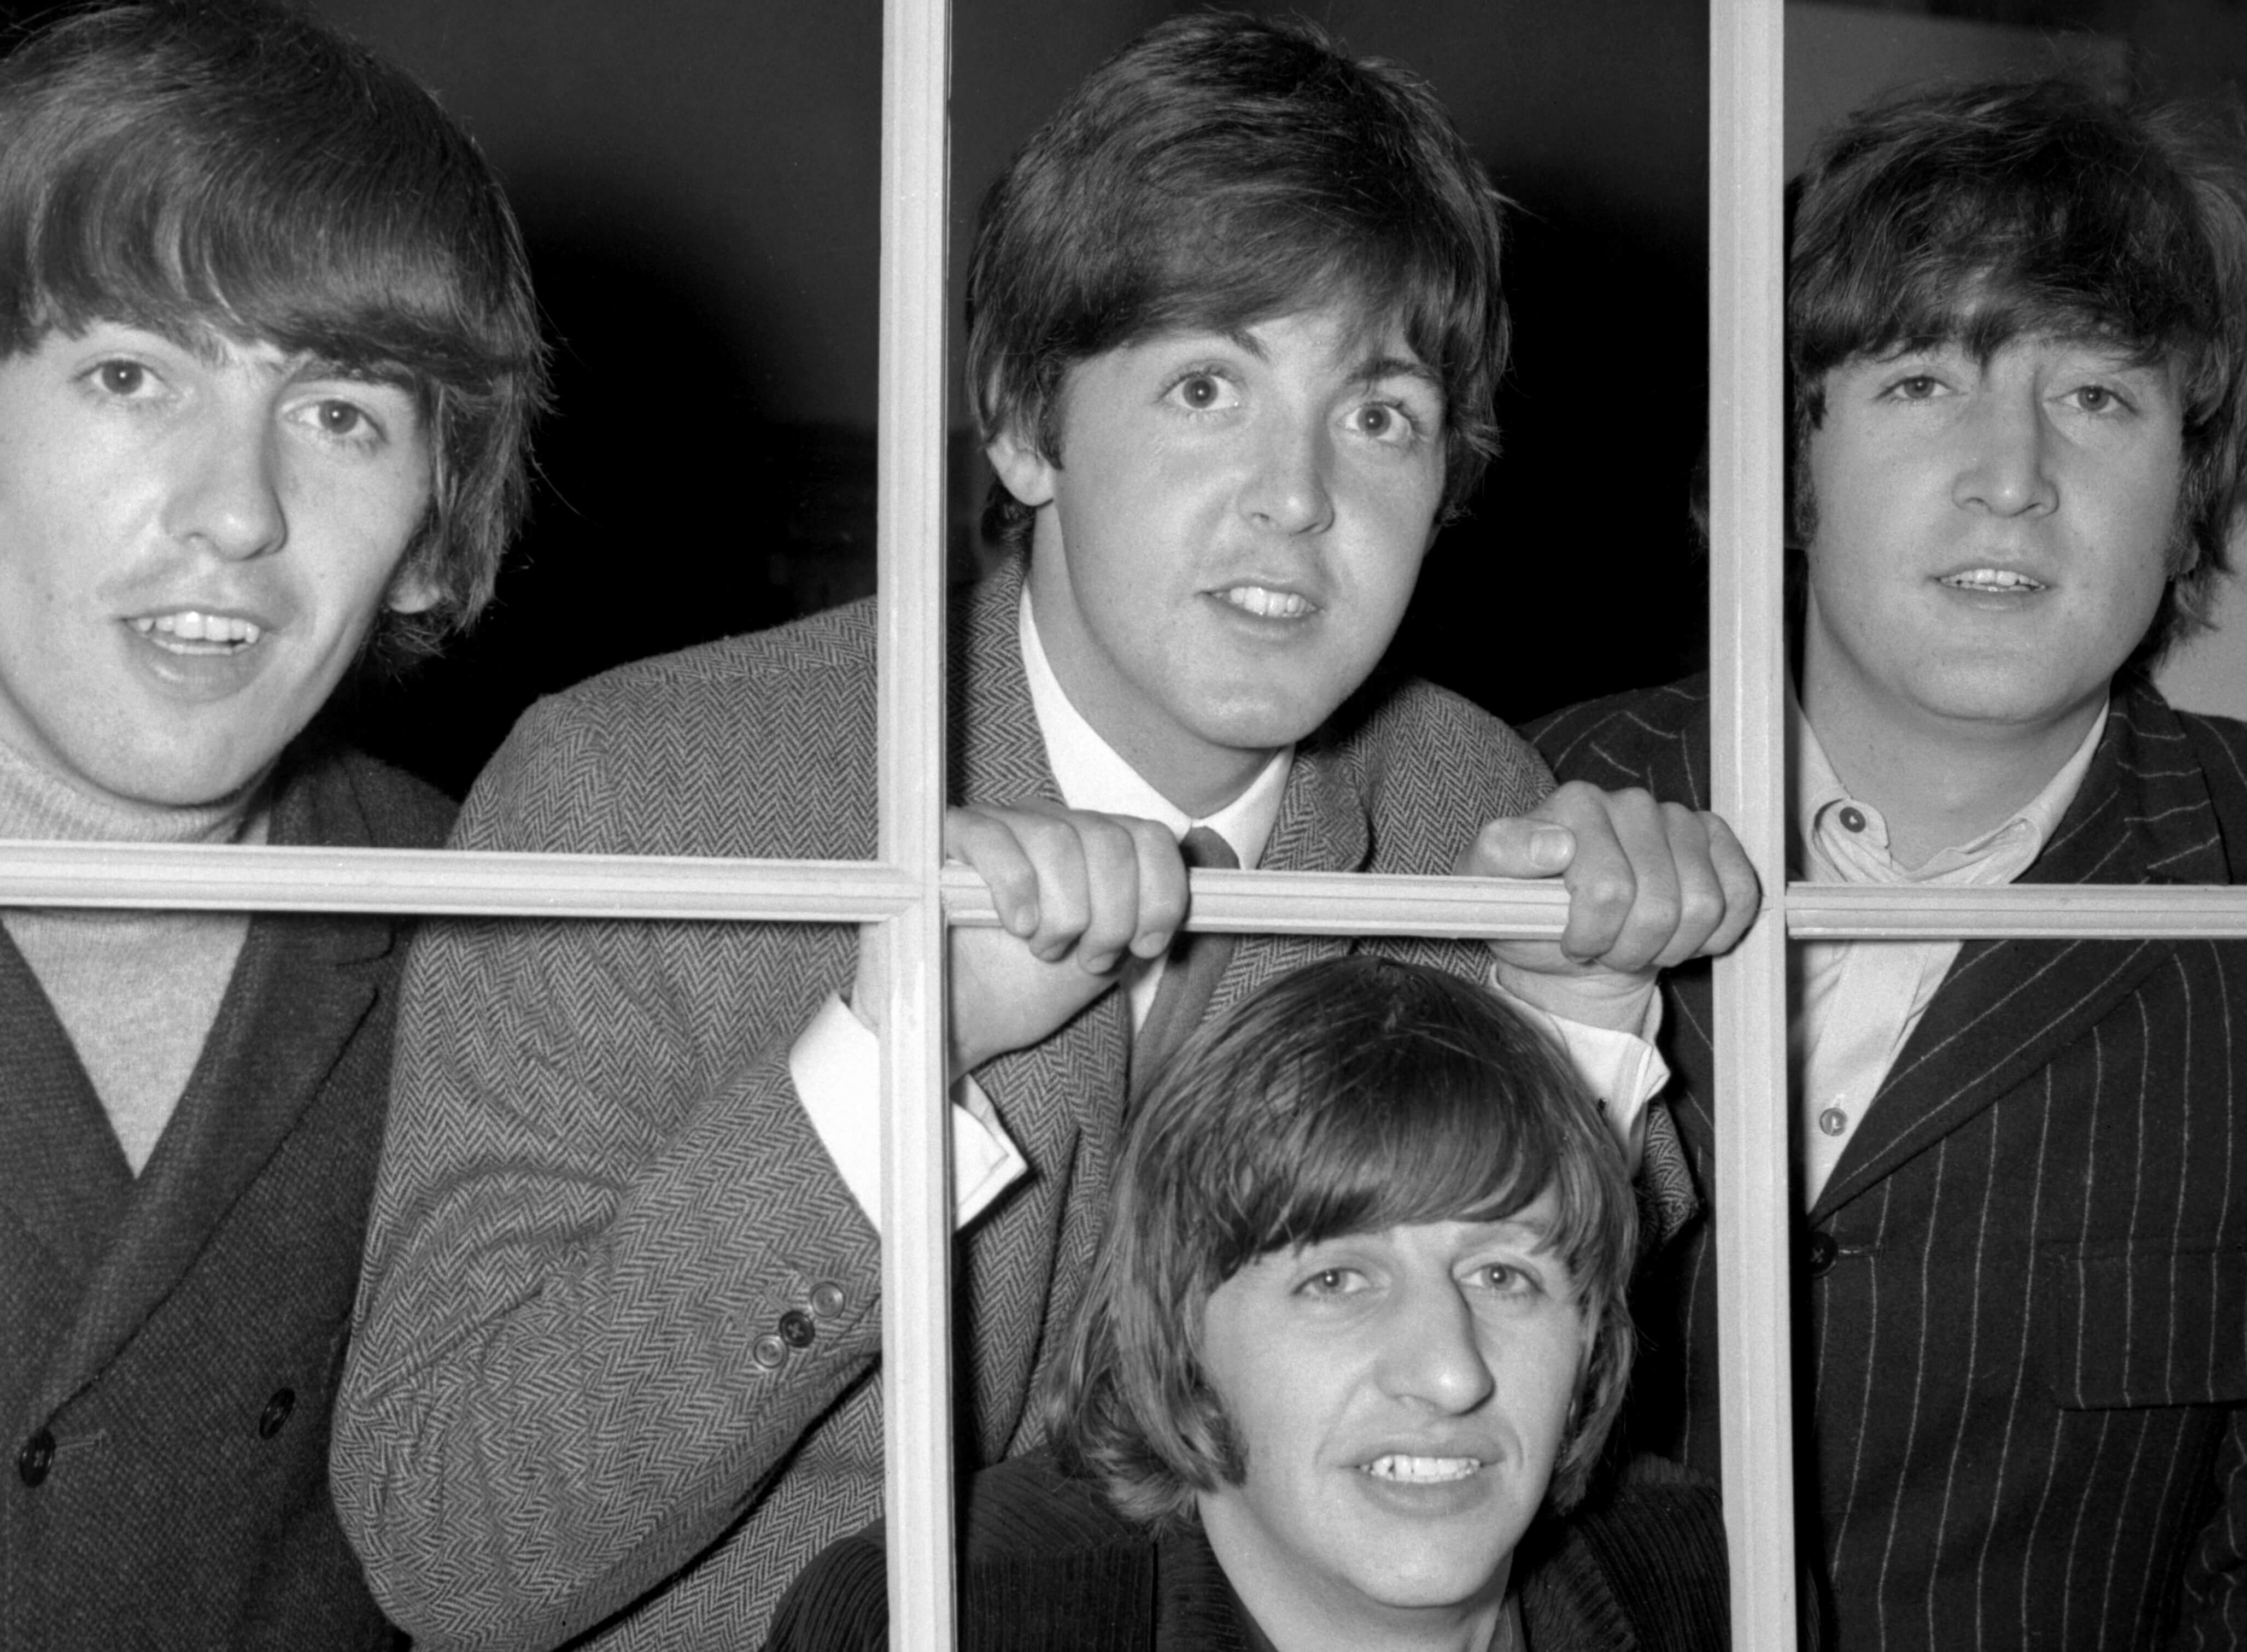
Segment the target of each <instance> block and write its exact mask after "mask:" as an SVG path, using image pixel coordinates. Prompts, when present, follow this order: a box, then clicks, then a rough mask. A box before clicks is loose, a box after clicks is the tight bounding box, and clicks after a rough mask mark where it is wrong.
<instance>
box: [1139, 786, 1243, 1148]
mask: <svg viewBox="0 0 2247 1652" xmlns="http://www.w3.org/2000/svg"><path fill="white" fill-rule="evenodd" d="M1178 854H1179V855H1180V857H1183V858H1184V860H1185V864H1187V866H1188V867H1190V868H1192V870H1195V871H1209V870H1221V871H1237V870H1240V857H1239V856H1237V855H1235V854H1234V853H1233V845H1232V844H1230V843H1226V841H1225V839H1224V838H1222V837H1220V836H1218V835H1217V834H1216V833H1215V832H1213V831H1212V830H1210V829H1209V828H1208V827H1206V826H1197V827H1195V828H1194V829H1192V831H1190V832H1188V833H1187V834H1186V835H1185V836H1184V837H1183V838H1181V839H1179V841H1178ZM1234 939H1236V938H1235V937H1233V936H1231V935H1197V934H1192V933H1190V932H1187V931H1185V930H1180V931H1179V932H1178V937H1177V939H1174V940H1173V941H1171V950H1170V952H1169V954H1168V955H1167V956H1166V957H1165V959H1164V962H1163V978H1162V980H1160V981H1158V982H1157V983H1156V986H1155V1001H1154V1002H1153V1003H1152V1004H1151V1005H1150V1006H1148V1008H1147V1019H1146V1021H1144V1022H1143V1023H1142V1024H1141V1026H1140V1027H1139V1035H1138V1037H1137V1039H1135V1040H1133V1041H1132V1044H1131V1104H1132V1106H1133V1107H1134V1108H1137V1105H1138V1103H1139V1099H1140V1097H1141V1096H1144V1095H1145V1094H1146V1092H1147V1087H1148V1086H1149V1085H1150V1084H1151V1083H1153V1082H1155V1078H1156V1075H1158V1074H1159V1073H1161V1071H1162V1070H1163V1068H1164V1067H1166V1066H1168V1065H1169V1063H1170V1060H1171V1056H1173V1055H1177V1054H1178V1046H1179V1045H1181V1044H1183V1043H1185V1041H1186V1036H1187V1034H1190V1033H1192V1031H1193V1029H1194V1027H1195V1026H1196V1024H1197V1023H1199V1021H1200V1020H1201V1013H1202V1011H1203V1010H1204V1009H1205V1008H1206V1007H1208V1004H1209V1000H1210V994H1211V993H1214V992H1216V991H1217V980H1218V977H1219V976H1220V975H1222V974H1224V973H1225V966H1226V960H1227V959H1230V958H1231V957H1232V956H1233V941H1234Z"/></svg>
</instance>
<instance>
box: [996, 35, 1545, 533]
mask: <svg viewBox="0 0 2247 1652" xmlns="http://www.w3.org/2000/svg"><path fill="white" fill-rule="evenodd" d="M1504 204H1505V203H1504V201H1503V199H1502V198H1501V197H1500V196H1499V194H1498V193H1497V191H1496V190H1494V189H1493V188H1492V187H1491V185H1490V182H1489V180H1488V179H1487V178H1486V177H1485V174H1484V173H1483V170H1482V167H1481V166H1480V165H1479V163H1478V162H1477V161H1476V160H1475V158H1474V156H1473V154H1472V151H1470V150H1469V149H1468V147H1467V146H1466V143H1465V140H1463V139H1462V138H1461V137H1460V136H1459V134H1458V130H1457V129H1456V128H1455V127H1454V126H1452V125H1451V118H1450V116H1449V115H1448V114H1446V113H1444V108H1443V106H1442V105H1441V104H1440V103H1439V102H1438V100H1437V99H1436V97H1435V94H1434V93H1433V92H1431V91H1430V90H1429V89H1428V87H1427V85H1425V83H1424V82H1423V81H1421V80H1419V79H1417V78H1416V77H1414V76H1412V75H1410V73H1408V72H1405V71H1404V70H1403V69H1401V68H1399V67H1397V66H1396V65H1391V64H1387V63H1383V62H1382V61H1381V60H1379V59H1377V58H1365V59H1362V60H1356V61H1353V60H1352V59H1351V58H1349V57H1348V56H1347V55H1345V53H1344V52H1343V51H1342V47H1341V45H1340V44H1339V43H1337V42H1336V41H1335V39H1334V38H1332V37H1331V36H1330V35H1328V33H1327V32H1326V31H1324V30H1322V29H1321V28H1320V27H1318V25H1316V24H1313V23H1310V22H1308V21H1306V20H1304V19H1301V18H1285V19H1267V18H1260V17H1249V16H1246V15H1245V14H1242V13H1237V12H1198V13H1193V14H1191V15H1187V16H1181V17H1172V18H1171V19H1170V20H1169V21H1167V22H1165V23H1163V24H1158V26H1156V27H1155V28H1153V29H1151V30H1150V31H1148V32H1147V33H1145V34H1144V35H1142V36H1141V37H1140V38H1138V39H1137V40H1136V41H1134V42H1133V43H1132V44H1130V45H1129V46H1127V47H1125V48H1124V49H1123V51H1121V52H1119V53H1118V54H1117V56H1115V57H1113V58H1110V59H1109V60H1108V61H1107V62H1106V63H1104V64H1103V65H1101V66H1100V67H1099V68H1098V69H1096V70H1095V71H1094V72H1092V73H1091V74H1090V75H1089V76H1088V77H1087V78H1086V79H1085V80H1084V81H1083V83H1082V84H1081V85H1078V86H1077V88H1076V90H1075V91H1074V92H1071V93H1070V95H1069V99H1068V100H1067V101H1066V102H1064V103H1063V104H1062V106H1061V108H1060V109H1059V110H1058V111H1057V112H1056V113H1055V115H1054V117H1053V119H1051V120H1049V121H1048V122H1047V124H1046V125H1045V126H1043V127H1042V128H1041V129H1040V131H1039V132H1038V133H1036V134H1035V136H1034V137H1032V138H1031V139H1030V140H1029V142H1028V144H1026V145H1025V146H1024V147H1022V149H1021V152H1020V153H1019V154H1016V155H1015V156H1014V160H1013V161H1012V163H1011V164H1010V165H1009V166H1008V167H1007V170H1006V172H1005V173H1004V174H1002V175H1001V177H1000V178H999V180H998V181H996V182H995V183H994V185H993V186H992V188H991V189H990V191H989V193H988V194H987V195H986V197H985V199H984V201H983V208H982V214H981V217H980V222H979V227H978V229H977V232H976V238H975V249H974V254H973V259H972V260H971V263H970V265H969V270H968V276H967V317H968V338H967V356H966V373H967V388H968V396H969V399H970V402H971V404H972V405H973V406H974V408H975V410H976V417H977V420H978V421H979V424H980V429H981V432H982V436H983V439H984V440H986V441H989V440H992V439H994V437H996V436H997V435H999V434H1000V433H1002V432H1007V431H1012V432H1014V433H1016V434H1017V435H1019V436H1020V437H1021V438H1022V439H1023V440H1028V441H1031V442H1034V443H1035V445H1036V447H1037V450H1038V451H1039V453H1040V454H1042V455H1043V456H1044V457H1046V458H1048V459H1049V460H1052V461H1055V462H1066V456H1065V455H1064V454H1062V452H1061V391H1062V382H1063V380H1064V379H1065V378H1066V376H1067V374H1068V372H1069V368H1070V367H1071V366H1073V365H1076V363H1078V362H1080V361H1083V360H1085V359H1087V358H1089V357H1092V356H1096V355H1098V354H1100V353H1101V352H1104V351H1108V350H1111V349H1115V348H1117V346H1119V345H1126V344H1130V343H1132V342H1134V341H1136V340H1138V339H1141V338H1147V337H1150V336H1151V335H1153V334H1155V333H1157V332H1160V331H1170V330H1175V329H1192V330H1194V331H1212V332H1220V333H1222V332H1236V331H1241V330H1244V329H1246V328H1247V327H1250V326H1253V325H1255V324H1258V323H1260V322H1263V321H1267V320H1272V319H1274V318H1276V317H1281V316H1283V315H1288V314H1293V313H1296V312H1299V311H1303V310H1306V309H1311V308H1322V307H1325V306H1328V305H1341V306H1343V307H1344V308H1345V309H1346V310H1348V311H1350V312H1351V313H1353V314H1354V315H1355V316H1356V317H1357V318H1358V321H1359V324H1360V325H1361V326H1362V327H1363V328H1364V329H1365V330H1366V331H1378V330H1385V329H1386V328H1387V327H1389V326H1390V325H1391V324H1395V325H1397V326H1398V327H1400V328H1401V330H1402V331H1403V333H1404V339H1405V342H1406V343H1407V344H1408V345H1410V347H1411V349H1412V351H1413V352H1414V354H1416V355H1417V357H1418V358H1420V360H1421V361H1422V362H1423V363H1424V364H1425V365H1427V366H1428V368H1429V369H1430V370H1431V372H1433V373H1434V374H1435V375H1436V377H1437V379H1438V382H1439V383H1440V384H1441V385H1442V386H1443V389H1444V399H1445V404H1446V405H1445V409H1444V437H1445V468H1444V500H1443V509H1444V513H1445V514H1446V515H1451V514H1454V513H1456V511H1457V510H1458V508H1459V506H1460V505H1461V504H1462V502H1464V501H1465V499H1466V498H1467V497H1468V496H1469V495H1471V494H1472V492H1473V490H1474V487H1475V484H1476V482H1477V481H1479V479H1480V476H1481V474H1482V468H1483V466H1484V465H1485V463H1486V462H1487V461H1489V459H1490V458H1491V457H1492V455H1493V454H1495V453H1496V452H1497V451H1498V425H1497V415H1496V412H1495V407H1494V402H1495V398H1496V394H1497V386H1498V380H1499V375H1500V374H1501V373H1502V372H1504V369H1505V365H1506V345H1507V336H1508V320H1507V316H1506V304H1505V300H1504V297H1502V296H1501V294H1500V292H1499V284H1498V278H1499V252H1500V243H1501V239H1502V236H1501V228H1500V214H1501V211H1502V208H1503V207H1504ZM1034 515H1035V513H1034V512H1032V511H1031V510H1030V509H1028V507H1027V506H1024V505H1022V504H1021V503H1020V502H1018V501H1016V500H1015V499H1014V497H1013V495H1010V494H1008V493H1007V491H1006V488H1005V487H1004V486H1003V485H1001V484H994V488H993V490H992V494H991V497H990V501H989V504H988V506H987V509H986V512H985V517H984V527H985V531H986V533H987V535H988V536H990V537H991V538H992V539H993V540H994V541H996V542H997V543H1002V544H1006V545H1008V546H1010V547H1014V548H1016V549H1020V548H1021V547H1022V546H1024V545H1026V544H1027V543H1028V536H1029V528H1030V522H1031V520H1032V518H1033V516H1034Z"/></svg>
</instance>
